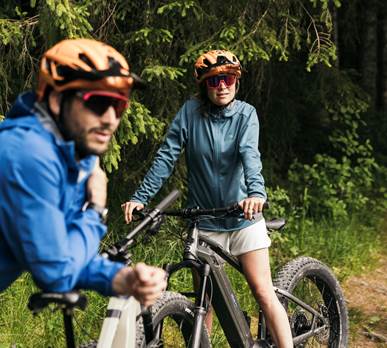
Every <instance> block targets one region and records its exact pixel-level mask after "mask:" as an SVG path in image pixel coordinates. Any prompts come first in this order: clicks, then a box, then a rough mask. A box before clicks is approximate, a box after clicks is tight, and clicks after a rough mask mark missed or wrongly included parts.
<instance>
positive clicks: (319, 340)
mask: <svg viewBox="0 0 387 348" xmlns="http://www.w3.org/2000/svg"><path fill="white" fill-rule="evenodd" d="M177 196H178V193H177V192H176V191H174V192H172V193H171V194H170V195H168V197H167V198H165V199H164V200H163V201H162V202H161V203H160V204H159V205H158V206H157V207H156V208H155V209H153V210H149V211H145V212H142V213H141V214H140V215H141V222H140V223H139V224H138V225H137V226H136V228H135V229H133V230H132V231H131V232H130V233H129V234H128V235H127V236H126V237H125V238H124V239H123V240H122V241H120V242H119V243H117V244H116V245H115V246H113V247H112V248H110V249H109V250H108V251H107V253H106V255H107V256H108V257H109V258H111V259H113V260H120V261H122V262H126V263H127V264H129V263H130V257H129V256H128V253H129V249H130V248H131V247H133V246H134V245H135V244H136V242H135V240H136V236H137V235H138V234H139V233H140V232H142V233H144V232H145V233H151V234H153V235H154V234H156V233H157V232H158V230H159V228H160V226H161V225H162V223H163V218H164V217H165V216H177V217H179V218H183V219H187V220H188V221H189V222H190V227H189V229H188V231H189V233H188V235H187V238H186V239H185V247H184V253H183V260H182V261H181V262H179V263H177V264H172V265H167V266H166V270H167V272H168V274H169V278H170V277H171V276H172V275H173V274H174V273H176V272H178V271H179V270H182V269H184V268H190V269H195V270H196V272H197V273H198V274H199V275H200V286H199V288H198V289H197V291H194V292H191V293H177V292H171V291H166V292H165V293H164V295H163V296H162V297H161V298H160V299H159V300H158V301H157V302H156V303H155V304H154V305H153V306H152V307H151V309H150V310H145V309H142V310H140V308H139V305H138V303H136V301H134V300H133V299H132V298H129V299H125V298H121V299H119V298H111V299H110V301H109V306H108V311H107V316H106V318H105V320H104V325H103V328H102V331H101V335H100V338H99V340H98V343H91V344H89V345H84V346H83V347H99V348H100V347H103V348H110V347H112V348H113V347H114V348H115V347H124V348H129V347H163V346H168V345H167V344H164V343H165V342H166V338H165V335H168V334H169V335H171V334H170V332H172V335H175V334H176V330H177V331H179V332H181V335H182V338H183V346H188V347H193V348H198V347H211V342H210V339H209V335H208V333H207V330H206V327H205V325H204V317H205V315H206V313H207V310H208V308H209V305H210V303H211V304H212V306H213V307H214V310H215V313H216V314H217V316H218V319H219V322H220V324H221V326H222V329H223V331H224V333H225V336H226V338H227V341H228V342H229V344H230V346H231V347H238V348H239V347H271V346H273V343H272V341H271V339H270V336H269V335H268V330H267V328H266V326H265V319H264V316H263V313H262V312H261V311H259V314H258V316H259V325H258V334H257V338H256V339H254V338H253V336H252V334H251V332H250V327H249V318H248V317H247V316H246V315H245V313H244V312H243V310H242V309H241V307H240V305H239V303H238V301H237V298H236V295H235V293H234V291H233V289H232V286H231V283H230V280H229V279H228V276H227V273H226V272H225V270H224V266H225V265H224V263H225V262H226V263H228V264H229V265H231V266H232V267H233V268H235V269H236V270H237V271H239V272H241V273H242V269H241V265H240V264H239V261H238V260H237V259H236V258H235V257H234V256H232V255H231V254H229V253H228V252H227V251H225V250H224V249H223V248H222V247H221V246H220V245H218V244H217V243H214V242H213V241H212V240H209V239H207V238H205V237H203V236H200V235H199V233H198V228H197V224H198V221H199V220H200V218H206V219H208V218H210V217H212V218H216V217H228V216H230V217H231V216H239V214H240V209H239V207H238V205H237V204H234V205H232V206H229V207H225V208H217V209H196V208H195V209H180V210H169V211H168V210H166V208H167V207H168V206H169V205H170V204H171V203H172V202H173V201H174V200H175V199H176V197H177ZM266 225H267V228H268V230H269V231H274V230H280V229H282V227H283V226H284V225H285V221H284V220H283V219H276V220H273V221H268V222H266ZM274 285H275V291H276V294H277V296H278V297H279V299H280V301H281V303H282V304H283V306H284V307H285V309H286V311H287V313H288V317H289V321H290V324H291V329H292V334H293V342H294V345H295V346H299V347H308V346H310V347H315V346H317V347H318V346H322V347H346V345H347V340H348V314H347V309H346V305H345V300H344V297H343V293H342V290H341V288H340V285H339V283H338V281H337V280H336V278H335V276H334V275H333V273H332V272H331V271H330V269H329V268H328V267H327V266H326V265H324V264H323V263H321V262H320V261H318V260H316V259H313V258H309V257H299V258H297V259H295V260H292V261H290V262H289V263H287V264H286V265H285V266H283V267H282V268H281V270H280V271H279V272H278V274H277V277H276V278H275V280H274ZM66 296H67V294H44V293H40V294H34V295H33V296H32V297H31V299H30V303H29V307H30V308H31V309H32V310H34V311H35V312H37V311H39V310H41V309H43V308H44V307H46V306H47V305H48V304H50V303H55V304H57V305H59V306H60V307H61V309H62V311H63V315H64V323H65V333H66V342H67V347H68V348H73V347H75V343H74V341H75V340H74V333H73V328H72V322H71V319H72V315H73V310H74V308H76V307H78V308H84V306H85V298H84V296H83V295H81V294H79V293H76V295H73V294H72V293H70V296H67V297H66ZM64 297H66V298H64ZM188 297H193V298H194V299H195V300H194V301H190V300H189V299H188ZM128 301H132V302H131V303H128ZM134 321H137V324H136V326H135V325H134ZM171 323H175V331H170V330H169V326H170V325H171ZM135 327H136V329H135V330H136V334H135V335H132V334H131V333H130V334H129V331H130V330H134V328H135ZM134 336H135V337H136V338H135V341H134ZM173 339H174V337H173ZM120 342H122V343H120ZM177 344H178V343H177V341H174V343H172V344H170V345H169V347H175V346H177ZM179 344H180V343H179Z"/></svg>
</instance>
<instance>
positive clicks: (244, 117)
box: [131, 99, 266, 231]
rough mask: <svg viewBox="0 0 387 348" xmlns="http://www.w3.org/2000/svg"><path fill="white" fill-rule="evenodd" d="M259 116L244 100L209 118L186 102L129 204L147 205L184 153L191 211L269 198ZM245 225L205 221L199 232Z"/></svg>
mask: <svg viewBox="0 0 387 348" xmlns="http://www.w3.org/2000/svg"><path fill="white" fill-rule="evenodd" d="M258 137H259V123H258V117H257V113H256V110H255V108H254V107H253V106H251V105H250V104H247V103H245V102H243V101H240V100H234V102H233V103H232V104H231V105H230V106H228V107H227V108H216V109H214V110H213V111H211V112H209V113H208V115H207V116H205V115H203V113H202V112H201V110H200V104H199V101H198V100H196V99H190V100H188V101H187V102H186V103H185V104H184V105H183V106H182V108H181V109H180V110H179V112H178V113H177V115H176V117H175V119H174V120H173V122H172V124H171V125H170V127H169V130H168V132H167V134H166V138H165V141H164V143H163V144H162V146H161V147H160V149H159V151H158V152H157V154H156V157H155V159H154V161H153V164H152V166H151V168H150V170H149V171H148V173H147V174H146V176H145V178H144V181H143V183H142V184H141V186H140V187H139V188H138V190H137V191H136V192H135V194H134V195H133V196H132V198H131V200H132V201H136V202H141V203H144V204H147V203H148V201H149V200H150V199H151V198H152V197H153V196H154V195H155V194H156V193H157V192H158V191H159V189H160V188H161V186H162V185H163V184H164V182H165V181H166V179H167V178H168V177H169V176H170V175H171V173H172V171H173V167H174V164H175V162H176V161H177V159H178V157H179V155H180V153H181V152H182V151H183V149H185V157H186V163H187V168H188V202H187V203H188V207H200V208H219V207H224V206H228V205H230V204H232V203H235V202H238V201H240V200H242V199H244V198H247V197H253V196H257V197H262V198H266V192H265V188H264V180H263V177H262V175H261V168H262V163H261V158H260V153H259V150H258ZM252 223H253V222H250V221H248V220H245V219H238V218H227V219H212V220H208V219H207V220H202V221H201V222H200V223H199V228H201V229H204V230H209V231H234V230H239V229H241V228H244V227H247V226H249V225H251V224H252Z"/></svg>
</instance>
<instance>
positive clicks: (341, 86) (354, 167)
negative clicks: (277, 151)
mask: <svg viewBox="0 0 387 348" xmlns="http://www.w3.org/2000/svg"><path fill="white" fill-rule="evenodd" d="M333 94H334V95H333ZM324 106H325V110H326V112H327V113H328V115H329V117H330V119H331V122H332V126H333V127H332V128H333V132H332V134H331V135H330V136H329V140H330V143H331V145H332V147H333V148H334V149H335V154H336V156H332V155H329V154H327V153H325V154H317V155H316V156H315V158H314V162H313V163H312V164H302V163H300V162H298V161H297V160H296V161H295V162H294V163H293V164H292V166H291V168H290V170H289V180H290V182H291V183H292V184H293V189H294V190H295V191H296V192H298V195H299V197H300V198H301V200H302V201H303V204H304V205H306V206H307V207H308V209H309V211H310V213H312V214H313V215H314V216H328V217H331V218H332V219H334V220H336V219H343V218H348V217H349V215H350V214H353V213H355V212H361V211H362V210H363V209H365V208H366V205H367V204H368V203H369V198H368V197H367V195H368V193H369V192H370V189H371V188H372V184H373V182H374V175H375V171H376V170H377V169H378V165H377V163H376V161H375V159H374V157H373V149H372V146H371V144H370V142H369V141H365V142H362V141H361V139H360V137H359V133H358V128H359V125H364V122H362V120H361V115H362V113H364V111H365V110H366V109H367V106H368V104H367V98H366V96H365V95H363V94H361V91H359V89H358V88H357V87H356V86H354V85H353V84H352V83H351V82H350V81H349V80H346V79H343V78H340V79H338V80H337V81H336V90H333V91H332V90H331V91H330V92H329V93H328V94H327V95H326V96H325V99H324Z"/></svg>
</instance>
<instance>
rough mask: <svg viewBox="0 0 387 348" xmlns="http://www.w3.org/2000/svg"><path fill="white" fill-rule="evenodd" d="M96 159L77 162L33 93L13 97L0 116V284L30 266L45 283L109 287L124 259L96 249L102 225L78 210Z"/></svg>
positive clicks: (60, 287) (61, 288)
mask: <svg viewBox="0 0 387 348" xmlns="http://www.w3.org/2000/svg"><path fill="white" fill-rule="evenodd" d="M38 109H40V110H39V111H38ZM95 160H96V157H95V156H89V157H87V158H85V159H83V160H81V161H79V162H77V161H76V160H75V147H74V142H65V141H63V140H62V139H61V136H60V134H59V132H58V130H57V128H56V126H55V123H54V122H53V121H52V119H51V118H50V116H49V115H47V113H46V112H44V109H42V108H41V107H40V106H39V105H38V104H37V103H35V96H34V94H33V93H25V94H21V95H20V96H19V97H18V99H17V101H16V103H15V104H14V106H13V107H12V109H11V111H10V112H9V114H8V115H7V118H6V119H5V121H4V122H2V123H0V291H2V290H4V289H5V288H7V287H8V286H9V285H10V284H11V283H12V282H13V281H14V280H15V279H16V278H17V277H18V276H19V275H20V274H21V272H23V271H29V272H31V274H32V277H33V279H34V280H35V282H36V283H37V285H38V286H39V287H40V288H42V289H43V290H45V291H58V292H65V291H69V290H71V289H73V288H85V289H94V290H96V291H98V292H100V293H102V294H104V295H110V294H112V288H111V283H112V278H113V277H114V275H115V274H116V272H117V271H118V270H119V269H120V268H122V267H123V265H122V264H120V263H113V262H111V261H108V260H106V259H104V258H102V257H101V256H99V255H98V247H99V243H100V240H101V238H102V237H103V235H104V234H105V233H106V227H105V226H104V225H103V224H102V223H101V222H100V221H99V217H98V214H97V213H96V212H95V211H93V210H91V209H88V210H86V211H84V212H83V211H82V210H81V207H82V206H83V204H84V202H85V199H86V181H87V178H88V177H89V175H90V173H91V171H92V169H93V167H94V164H95Z"/></svg>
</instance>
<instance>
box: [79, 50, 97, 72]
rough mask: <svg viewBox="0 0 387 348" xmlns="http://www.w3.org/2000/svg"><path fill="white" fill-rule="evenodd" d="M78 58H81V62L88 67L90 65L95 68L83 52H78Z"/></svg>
mask: <svg viewBox="0 0 387 348" xmlns="http://www.w3.org/2000/svg"><path fill="white" fill-rule="evenodd" d="M79 59H80V60H82V61H83V62H85V63H86V64H87V65H88V66H89V67H91V68H93V69H96V67H95V65H94V64H93V62H92V61H91V60H90V59H89V58H88V57H87V56H86V55H85V54H83V53H80V54H79Z"/></svg>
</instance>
